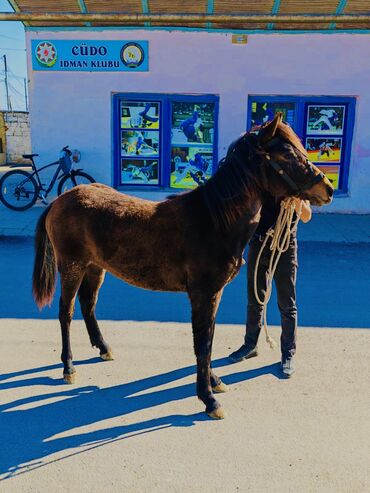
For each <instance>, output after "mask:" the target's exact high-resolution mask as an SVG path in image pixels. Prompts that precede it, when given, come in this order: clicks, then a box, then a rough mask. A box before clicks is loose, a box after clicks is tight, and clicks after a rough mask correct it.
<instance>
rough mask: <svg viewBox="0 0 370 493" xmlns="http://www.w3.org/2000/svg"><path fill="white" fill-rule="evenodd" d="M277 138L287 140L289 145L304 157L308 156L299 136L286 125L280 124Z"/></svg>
mask: <svg viewBox="0 0 370 493" xmlns="http://www.w3.org/2000/svg"><path fill="white" fill-rule="evenodd" d="M275 135H276V136H277V137H281V138H282V139H284V140H287V141H288V142H289V144H291V145H292V146H293V147H295V148H296V149H298V150H299V151H300V152H301V153H302V154H303V155H304V156H306V157H307V156H308V154H307V150H306V149H305V148H304V147H303V144H302V142H301V140H300V138H299V137H298V135H297V134H296V133H295V132H294V130H293V129H292V127H291V126H290V125H288V124H286V123H283V122H282V123H280V124H279V126H278V128H277V129H276V134H275Z"/></svg>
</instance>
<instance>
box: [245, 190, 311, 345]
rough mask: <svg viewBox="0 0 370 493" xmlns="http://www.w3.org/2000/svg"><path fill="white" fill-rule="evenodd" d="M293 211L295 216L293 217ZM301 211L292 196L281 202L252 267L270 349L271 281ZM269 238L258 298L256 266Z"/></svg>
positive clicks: (272, 340) (255, 289) (256, 294)
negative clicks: (263, 285)
mask: <svg viewBox="0 0 370 493" xmlns="http://www.w3.org/2000/svg"><path fill="white" fill-rule="evenodd" d="M294 212H295V213H296V218H295V219H294ZM301 213H302V202H301V204H300V207H299V209H298V210H296V201H295V199H294V198H287V199H285V200H283V201H282V202H281V205H280V212H279V216H278V218H277V221H276V224H275V226H274V227H272V228H270V229H269V230H268V231H267V233H266V237H265V240H264V242H263V243H262V246H261V248H260V251H259V252H258V256H257V260H256V266H255V269H254V295H255V298H256V300H257V302H258V303H259V304H260V305H261V306H263V328H264V331H265V336H266V342H267V343H268V344H269V345H270V347H271V349H274V348H275V347H276V342H275V340H274V339H273V338H272V337H271V336H270V334H269V332H268V327H267V304H268V302H269V301H270V298H271V292H272V281H273V278H274V274H275V271H276V267H277V265H278V263H279V260H280V256H281V254H282V253H284V252H286V251H287V250H288V248H289V243H290V238H291V235H292V234H293V233H294V232H295V231H296V229H297V226H298V222H299V220H300V217H301ZM269 238H271V243H270V247H269V248H270V251H271V254H270V261H269V266H268V269H267V271H266V292H265V296H264V298H263V299H261V298H260V296H259V293H258V285H257V275H258V268H259V263H260V259H261V255H262V252H263V250H264V249H265V247H266V244H267V242H268V240H269Z"/></svg>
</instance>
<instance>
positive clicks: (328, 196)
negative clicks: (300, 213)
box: [258, 113, 334, 205]
mask: <svg viewBox="0 0 370 493" xmlns="http://www.w3.org/2000/svg"><path fill="white" fill-rule="evenodd" d="M258 143H259V147H260V149H262V153H263V166H264V170H265V173H266V176H267V182H268V184H267V187H268V192H269V193H270V194H271V195H274V196H280V197H288V196H297V197H299V198H301V199H307V200H309V201H310V202H311V204H312V205H324V204H329V203H330V202H331V201H332V198H333V192H334V189H333V186H332V184H331V183H330V181H329V179H328V178H327V177H326V176H325V175H324V174H323V173H322V172H321V171H320V170H319V169H318V168H317V167H316V166H315V165H314V164H312V163H311V162H310V161H309V160H308V157H307V151H306V149H305V148H304V147H303V145H302V144H301V141H300V140H299V138H298V136H297V135H296V134H295V132H294V131H293V129H292V128H291V127H290V126H289V125H287V124H286V123H284V122H283V121H282V114H281V113H277V114H276V116H275V118H274V119H273V120H272V121H270V122H267V123H266V124H265V125H264V126H263V127H262V128H261V130H260V131H259V133H258Z"/></svg>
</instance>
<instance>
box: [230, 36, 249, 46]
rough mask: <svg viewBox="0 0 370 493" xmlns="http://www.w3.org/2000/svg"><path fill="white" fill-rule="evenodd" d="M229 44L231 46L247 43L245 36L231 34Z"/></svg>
mask: <svg viewBox="0 0 370 493" xmlns="http://www.w3.org/2000/svg"><path fill="white" fill-rule="evenodd" d="M231 42H232V44H233V45H246V44H247V43H248V35H247V34H233V35H232V37H231Z"/></svg>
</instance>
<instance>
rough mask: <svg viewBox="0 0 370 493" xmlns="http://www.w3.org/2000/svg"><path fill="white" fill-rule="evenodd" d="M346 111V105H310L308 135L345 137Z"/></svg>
mask: <svg viewBox="0 0 370 493" xmlns="http://www.w3.org/2000/svg"><path fill="white" fill-rule="evenodd" d="M345 110H346V107H345V106H344V105H332V106H329V105H308V107H307V132H306V133H307V135H313V134H315V135H319V134H322V135H324V134H325V135H328V134H336V135H343V131H344V118H345Z"/></svg>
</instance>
